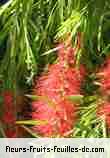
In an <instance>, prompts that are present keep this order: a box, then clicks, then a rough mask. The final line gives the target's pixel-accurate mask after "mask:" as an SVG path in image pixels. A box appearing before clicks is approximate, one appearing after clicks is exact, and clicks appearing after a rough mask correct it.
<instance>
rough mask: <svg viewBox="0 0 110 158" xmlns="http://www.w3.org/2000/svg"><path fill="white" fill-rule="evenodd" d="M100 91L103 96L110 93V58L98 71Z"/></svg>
mask: <svg viewBox="0 0 110 158" xmlns="http://www.w3.org/2000/svg"><path fill="white" fill-rule="evenodd" d="M97 74H98V76H99V83H100V90H101V93H102V94H106V95H107V94H109V93H110V58H107V59H106V60H105V62H104V64H103V65H102V67H101V68H100V69H99V71H98V73H97Z"/></svg>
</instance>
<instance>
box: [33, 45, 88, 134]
mask: <svg viewBox="0 0 110 158" xmlns="http://www.w3.org/2000/svg"><path fill="white" fill-rule="evenodd" d="M61 45H62V47H61V48H60V50H59V52H58V59H59V60H58V61H59V62H58V63H57V64H52V65H51V66H50V67H49V70H48V73H47V74H44V75H42V76H41V77H40V78H39V79H37V80H36V83H35V86H34V94H35V95H37V96H41V99H40V100H36V101H33V102H32V108H33V112H32V118H33V119H34V120H46V121H47V123H46V124H43V125H36V126H34V127H33V130H34V132H38V133H39V134H41V135H42V136H44V137H56V136H61V137H64V136H65V135H66V133H70V131H71V130H72V129H73V126H74V124H75V121H76V111H77V106H76V105H75V104H74V103H72V102H71V101H69V100H68V99H67V96H69V95H78V94H80V93H81V91H80V87H81V82H82V80H83V79H84V76H85V68H84V67H83V66H82V65H81V67H80V68H79V69H76V68H74V67H72V65H74V63H75V62H74V49H73V48H72V47H71V45H68V46H64V44H61ZM42 97H45V99H42ZM46 98H47V99H46ZM66 136H69V134H67V135H66Z"/></svg>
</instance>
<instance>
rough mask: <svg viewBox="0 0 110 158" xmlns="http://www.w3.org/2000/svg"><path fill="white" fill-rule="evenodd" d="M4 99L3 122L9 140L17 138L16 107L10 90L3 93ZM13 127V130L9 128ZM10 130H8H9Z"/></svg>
mask: <svg viewBox="0 0 110 158" xmlns="http://www.w3.org/2000/svg"><path fill="white" fill-rule="evenodd" d="M2 97H3V114H2V118H1V121H2V123H3V126H5V128H6V129H4V132H5V135H6V136H7V137H9V138H13V137H16V136H17V135H16V132H15V131H16V127H15V121H16V117H15V105H14V98H13V97H14V95H13V93H12V92H11V91H10V90H6V91H4V92H3V93H2ZM9 127H11V129H10V128H9ZM7 128H8V129H7Z"/></svg>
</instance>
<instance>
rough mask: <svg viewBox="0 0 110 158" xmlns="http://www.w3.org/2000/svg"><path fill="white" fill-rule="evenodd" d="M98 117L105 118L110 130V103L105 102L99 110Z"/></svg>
mask: <svg viewBox="0 0 110 158" xmlns="http://www.w3.org/2000/svg"><path fill="white" fill-rule="evenodd" d="M97 115H98V117H102V116H104V118H105V121H106V123H107V126H108V127H109V128H110V103H109V102H105V103H104V104H103V105H102V106H100V107H99V108H98V110H97Z"/></svg>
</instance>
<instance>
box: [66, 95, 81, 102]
mask: <svg viewBox="0 0 110 158" xmlns="http://www.w3.org/2000/svg"><path fill="white" fill-rule="evenodd" d="M67 98H68V99H69V100H70V101H72V102H74V103H81V102H82V101H83V98H84V96H83V95H71V96H67Z"/></svg>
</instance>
